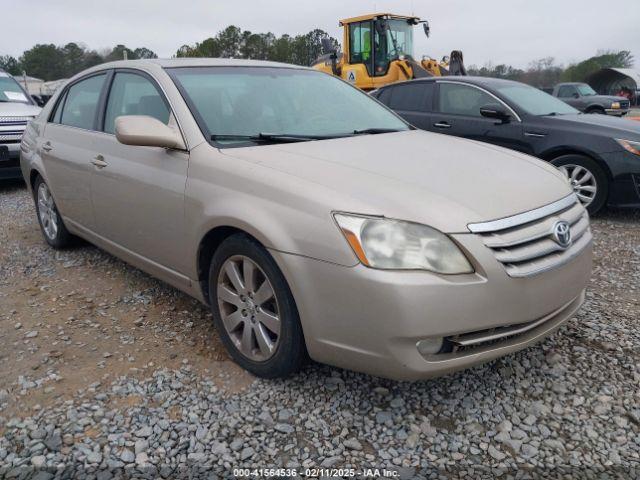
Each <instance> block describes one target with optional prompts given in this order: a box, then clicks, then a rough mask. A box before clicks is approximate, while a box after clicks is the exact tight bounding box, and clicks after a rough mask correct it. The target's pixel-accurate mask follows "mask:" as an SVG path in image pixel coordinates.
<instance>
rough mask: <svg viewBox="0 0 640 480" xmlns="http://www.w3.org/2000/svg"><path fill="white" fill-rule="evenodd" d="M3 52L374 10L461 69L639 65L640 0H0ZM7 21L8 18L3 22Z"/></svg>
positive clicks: (169, 36) (162, 46)
mask: <svg viewBox="0 0 640 480" xmlns="http://www.w3.org/2000/svg"><path fill="white" fill-rule="evenodd" d="M0 8H1V9H2V11H3V14H2V15H0V17H2V18H3V19H4V21H2V22H0V55H3V54H4V55H6V54H10V55H13V56H16V57H17V56H19V55H20V54H21V53H22V52H23V51H24V50H26V49H28V48H30V47H32V46H33V45H35V44H36V43H54V44H56V45H63V44H65V43H68V42H71V41H74V42H82V43H84V44H86V45H87V46H89V47H91V48H94V49H104V48H107V47H112V46H113V45H115V44H118V43H123V44H125V45H127V46H128V47H130V48H136V47H141V46H145V47H147V48H150V49H151V50H153V51H154V52H156V53H157V54H158V56H160V57H170V56H172V55H173V54H175V51H176V50H177V49H178V47H180V46H181V45H184V44H193V43H195V42H197V41H201V40H203V39H205V38H207V37H210V36H212V35H214V34H215V33H216V32H218V31H219V30H221V29H222V28H224V27H226V26H227V25H231V24H233V25H237V26H239V27H241V28H243V29H245V30H251V31H254V32H267V31H271V32H273V33H275V34H276V35H281V34H283V33H288V34H290V35H296V34H299V33H306V32H308V31H309V30H312V29H313V28H316V27H317V28H321V29H323V30H326V31H327V32H329V33H330V34H331V35H333V36H335V37H336V38H338V39H339V40H340V41H342V36H341V31H340V29H339V27H338V20H339V19H340V18H346V17H350V16H355V15H361V14H364V13H371V12H373V11H390V12H393V13H400V14H415V15H418V16H420V17H422V18H423V19H428V20H429V22H430V23H431V38H429V39H426V38H425V37H424V35H423V34H422V32H421V31H416V48H415V50H416V51H415V53H416V56H417V57H421V56H422V55H423V54H429V55H431V56H434V57H441V56H443V55H445V54H449V52H450V51H451V50H453V49H457V50H462V51H463V52H464V58H465V63H466V64H467V65H473V64H475V65H483V64H485V63H486V62H493V63H494V64H499V63H507V64H511V65H514V66H518V67H525V66H527V64H528V63H529V62H530V61H531V60H534V59H538V58H542V57H547V56H553V57H555V58H556V59H557V61H558V62H560V63H565V64H566V63H570V62H576V61H580V60H583V59H585V58H587V57H590V56H592V55H595V54H596V53H597V52H598V51H599V50H605V49H611V50H623V49H627V50H629V49H630V50H631V51H632V53H633V54H634V56H635V58H636V66H640V0H615V1H613V2H602V1H601V0H598V1H596V0H445V1H435V0H433V1H425V0H393V1H391V0H355V1H354V0H352V1H345V0H315V1H303V0H297V1H295V0H261V1H259V0H225V1H221V0H179V1H176V0H106V1H104V0H103V1H100V2H97V1H94V0H58V1H56V2H53V1H51V0H0ZM9 19H11V21H7V20H9Z"/></svg>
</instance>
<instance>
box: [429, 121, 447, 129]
mask: <svg viewBox="0 0 640 480" xmlns="http://www.w3.org/2000/svg"><path fill="white" fill-rule="evenodd" d="M433 126H434V127H437V128H451V124H450V123H448V122H437V123H434V124H433Z"/></svg>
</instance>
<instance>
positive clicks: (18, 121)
mask: <svg viewBox="0 0 640 480" xmlns="http://www.w3.org/2000/svg"><path fill="white" fill-rule="evenodd" d="M32 119H33V117H0V125H5V124H6V125H10V124H11V125H25V126H26V125H27V123H28V122H29V120H32Z"/></svg>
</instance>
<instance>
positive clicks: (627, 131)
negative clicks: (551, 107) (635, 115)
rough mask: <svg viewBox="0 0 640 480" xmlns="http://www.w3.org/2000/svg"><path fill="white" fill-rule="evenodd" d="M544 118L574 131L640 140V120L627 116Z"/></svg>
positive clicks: (547, 122) (584, 115) (591, 115)
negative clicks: (633, 119)
mask: <svg viewBox="0 0 640 480" xmlns="http://www.w3.org/2000/svg"><path fill="white" fill-rule="evenodd" d="M544 118H545V119H546V122H545V123H546V124H547V125H551V124H555V125H556V126H557V127H565V128H570V129H572V131H574V132H582V133H589V134H594V135H602V136H610V137H611V138H624V139H625V140H634V141H640V122H634V121H632V120H629V119H626V118H619V117H612V116H610V115H594V114H584V113H582V114H575V115H574V114H570V115H558V116H556V117H544ZM613 145H614V143H613V142H612V146H613Z"/></svg>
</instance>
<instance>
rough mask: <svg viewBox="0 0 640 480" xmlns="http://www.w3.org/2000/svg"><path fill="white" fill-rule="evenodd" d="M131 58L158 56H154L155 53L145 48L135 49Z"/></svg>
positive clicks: (155, 56) (156, 56)
mask: <svg viewBox="0 0 640 480" xmlns="http://www.w3.org/2000/svg"><path fill="white" fill-rule="evenodd" d="M133 56H134V57H135V58H137V59H146V58H158V55H156V54H155V52H153V51H152V50H149V49H148V48H146V47H140V48H136V49H135V50H134V51H133Z"/></svg>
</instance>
